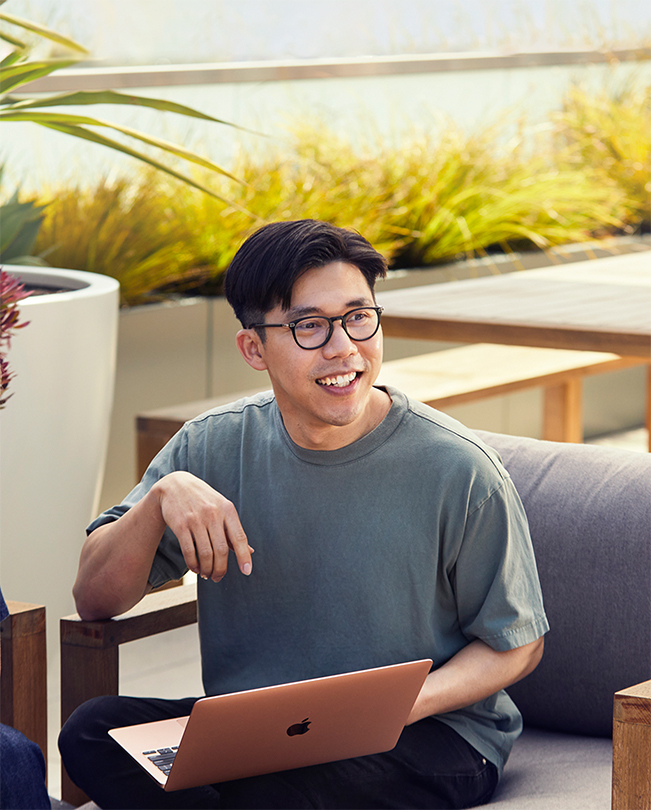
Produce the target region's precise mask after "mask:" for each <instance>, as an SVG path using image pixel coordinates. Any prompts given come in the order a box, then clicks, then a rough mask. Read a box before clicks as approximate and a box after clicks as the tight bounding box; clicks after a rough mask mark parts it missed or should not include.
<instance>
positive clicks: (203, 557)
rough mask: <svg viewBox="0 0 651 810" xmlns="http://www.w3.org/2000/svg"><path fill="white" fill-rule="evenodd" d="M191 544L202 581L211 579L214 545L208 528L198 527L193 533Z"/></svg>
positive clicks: (213, 565)
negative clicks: (192, 544) (192, 543)
mask: <svg viewBox="0 0 651 810" xmlns="http://www.w3.org/2000/svg"><path fill="white" fill-rule="evenodd" d="M193 542H194V547H195V549H196V554H197V559H198V564H199V570H198V572H197V573H198V574H199V576H201V577H202V578H203V579H212V578H213V574H214V568H215V556H216V553H215V551H216V550H215V545H214V543H213V539H212V536H211V534H210V531H209V529H208V528H206V527H204V526H199V527H197V528H195V530H194V531H193Z"/></svg>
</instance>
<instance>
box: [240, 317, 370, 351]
mask: <svg viewBox="0 0 651 810" xmlns="http://www.w3.org/2000/svg"><path fill="white" fill-rule="evenodd" d="M363 309H367V310H368V309H372V310H374V311H375V312H376V314H377V325H376V327H375V329H374V330H373V332H372V334H370V335H369V336H368V337H365V338H355V337H353V336H352V335H351V334H350V333H349V332H348V329H347V328H346V318H348V316H349V315H352V314H353V312H359V311H360V310H363ZM383 312H384V307H377V306H376V307H355V308H354V309H349V310H348V312H344V314H343V315H336V316H335V317H334V318H328V316H327V315H306V316H305V317H303V318H296V320H295V321H291V322H290V323H252V324H251V325H250V326H249V327H248V329H260V328H266V327H267V326H270V327H279V326H283V327H287V328H289V329H291V330H292V336H293V338H294V342H295V343H296V345H297V346H298V347H299V349H303V350H304V351H306V352H311V351H313V350H314V349H321V348H323V346H325V345H326V343H327V342H328V341H329V340H330V338H331V337H332V333H333V332H334V330H335V321H341V328H342V329H343V330H344V332H345V333H346V335H347V336H348V337H349V338H350V339H351V340H354V341H355V343H363V342H364V341H365V340H370V339H371V338H372V337H375V335H376V334H377V331H378V329H379V328H380V317H381V315H382V313H383ZM315 318H321V320H324V321H328V325H329V328H328V334H327V335H326V339H325V340H324V341H323V342H322V343H319V345H318V346H301V344H300V343H299V342H298V338H297V337H296V326H297V325H298V324H299V323H301V321H311V320H314V319H315Z"/></svg>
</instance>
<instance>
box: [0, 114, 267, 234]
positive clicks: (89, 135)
mask: <svg viewBox="0 0 651 810" xmlns="http://www.w3.org/2000/svg"><path fill="white" fill-rule="evenodd" d="M0 119H2V113H0ZM36 123H40V124H41V126H44V127H49V128H50V129H55V130H57V131H58V132H63V133H65V134H66V135H72V136H74V137H76V138H83V139H84V140H87V141H92V142H93V143H98V144H101V145H102V146H108V147H109V148H111V149H115V150H116V151H118V152H124V154H125V155H129V156H130V157H135V158H137V159H138V160H141V161H143V163H147V164H149V165H150V166H153V167H154V168H155V169H158V170H159V171H162V172H164V173H165V174H168V175H170V177H174V178H175V179H177V180H181V181H182V182H183V183H187V184H188V185H189V186H192V187H193V188H196V189H199V190H200V191H203V192H204V193H206V194H209V195H210V196H211V197H215V199H218V200H220V201H221V202H224V203H227V204H228V205H231V206H233V207H234V208H237V209H238V210H239V211H241V212H242V213H243V214H247V216H250V217H251V218H252V219H259V217H257V216H256V215H255V214H251V213H249V212H248V211H247V210H246V209H245V208H243V207H242V206H240V205H238V204H237V203H235V202H233V201H232V200H230V199H228V198H227V197H224V196H222V195H221V194H217V193H216V192H215V191H213V190H212V189H210V188H208V187H207V186H204V185H203V184H202V183H199V182H197V181H195V180H193V179H192V178H191V177H188V176H187V175H184V174H181V173H180V172H177V171H175V170H174V169H171V168H170V167H169V166H165V164H163V163H159V162H158V161H157V160H154V159H153V158H150V157H148V156H147V155H145V154H144V153H142V152H136V151H135V150H134V149H130V148H129V147H128V146H125V145H124V144H121V143H118V141H114V140H112V139H110V138H105V137H104V136H103V135H100V134H99V133H97V132H92V131H90V130H87V129H84V128H83V127H81V126H75V125H74V124H67V123H63V122H61V123H54V122H51V123H46V122H45V121H38V122H36ZM220 173H221V174H226V175H227V176H228V173H227V172H220Z"/></svg>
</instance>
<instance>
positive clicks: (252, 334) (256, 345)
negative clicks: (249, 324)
mask: <svg viewBox="0 0 651 810" xmlns="http://www.w3.org/2000/svg"><path fill="white" fill-rule="evenodd" d="M235 342H236V343H237V348H238V349H239V350H240V354H241V355H242V357H243V358H244V359H245V360H246V362H247V363H248V364H249V365H250V366H251V368H254V369H256V371H266V369H267V364H266V362H265V359H264V345H263V343H262V341H261V340H260V335H258V333H257V332H256V331H255V329H240V331H239V332H238V333H237V335H236V336H235Z"/></svg>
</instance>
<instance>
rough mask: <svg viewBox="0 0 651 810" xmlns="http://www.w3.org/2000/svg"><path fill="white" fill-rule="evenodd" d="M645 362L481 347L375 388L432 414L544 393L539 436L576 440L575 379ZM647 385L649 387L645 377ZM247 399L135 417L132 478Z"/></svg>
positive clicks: (440, 358)
mask: <svg viewBox="0 0 651 810" xmlns="http://www.w3.org/2000/svg"><path fill="white" fill-rule="evenodd" d="M646 362H647V361H646V360H645V359H644V358H638V357H620V356H619V355H617V354H613V353H612V352H590V351H571V350H563V349H544V348H540V347H528V346H508V345H502V344H482V343H480V344H475V345H472V346H464V347H461V348H456V349H448V350H447V351H441V352H431V353H429V354H422V355H417V356H415V357H406V358H403V359H400V360H392V361H389V362H386V363H384V365H383V366H382V370H381V372H380V376H379V378H378V384H384V385H392V386H394V387H395V388H398V389H400V390H401V391H404V393H406V394H407V395H408V396H410V397H412V398H413V399H417V400H419V401H420V402H424V403H426V404H428V405H431V406H432V407H435V408H446V407H451V406H454V405H462V404H465V403H468V402H474V401H476V400H479V399H484V398H487V397H492V396H499V395H504V394H510V393H513V392H515V391H521V390H524V389H527V388H533V387H544V388H545V389H546V394H545V406H544V419H543V422H544V428H543V435H544V438H546V439H548V440H552V441H573V442H580V441H582V440H583V418H582V413H581V384H580V380H581V379H582V378H583V377H586V376H589V375H593V374H602V373H604V372H608V371H615V370H617V369H622V368H629V367H632V366H636V365H641V364H643V363H646ZM649 380H650V382H649V385H650V386H651V376H650V377H649ZM254 393H258V392H257V391H246V392H240V393H233V394H230V395H226V396H221V397H215V398H212V399H203V400H198V401H195V402H187V403H182V404H180V405H176V406H173V407H168V408H160V409H158V410H155V411H149V412H147V413H145V414H141V415H139V416H138V417H137V418H136V435H137V443H138V475H139V477H142V475H143V474H144V472H145V470H146V469H147V467H148V466H149V464H150V462H151V460H152V459H153V458H154V456H155V455H156V453H158V451H159V450H160V449H161V448H162V447H163V446H164V445H165V444H166V443H167V442H168V441H169V440H170V439H171V438H172V436H173V435H174V434H175V433H176V432H177V431H178V430H180V429H181V427H182V426H183V424H184V423H185V422H186V421H188V420H190V419H193V418H194V417H196V416H198V415H199V414H201V413H205V412H206V411H209V410H212V409H213V408H216V407H219V406H220V405H224V404H227V403H228V402H232V401H234V400H236V399H240V398H241V397H244V396H251V395H252V394H254ZM649 411H650V412H651V405H650V406H649ZM649 419H651V416H650V417H649ZM649 447H650V449H651V439H650V445H649Z"/></svg>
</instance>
